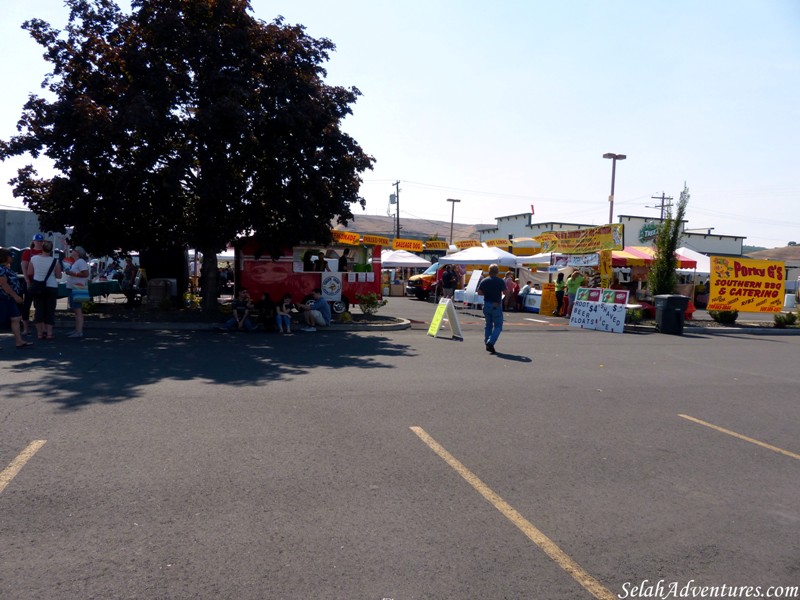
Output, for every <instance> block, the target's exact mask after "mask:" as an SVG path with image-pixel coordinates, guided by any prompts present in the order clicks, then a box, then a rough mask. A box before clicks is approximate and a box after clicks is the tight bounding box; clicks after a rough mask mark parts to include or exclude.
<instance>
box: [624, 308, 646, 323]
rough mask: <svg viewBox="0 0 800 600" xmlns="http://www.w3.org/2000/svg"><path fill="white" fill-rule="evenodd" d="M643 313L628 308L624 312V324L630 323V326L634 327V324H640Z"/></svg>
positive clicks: (639, 310)
mask: <svg viewBox="0 0 800 600" xmlns="http://www.w3.org/2000/svg"><path fill="white" fill-rule="evenodd" d="M643 316H644V313H643V312H642V310H641V309H639V308H629V309H628V310H626V311H625V322H626V323H630V324H631V325H636V323H640V322H641V320H642V317H643Z"/></svg>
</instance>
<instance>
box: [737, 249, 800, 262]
mask: <svg viewBox="0 0 800 600" xmlns="http://www.w3.org/2000/svg"><path fill="white" fill-rule="evenodd" d="M746 254H747V256H749V257H750V258H760V259H770V260H782V261H784V262H786V264H787V266H790V265H791V266H797V265H800V245H798V246H785V247H783V248H770V249H765V250H758V251H757V252H747V253H746Z"/></svg>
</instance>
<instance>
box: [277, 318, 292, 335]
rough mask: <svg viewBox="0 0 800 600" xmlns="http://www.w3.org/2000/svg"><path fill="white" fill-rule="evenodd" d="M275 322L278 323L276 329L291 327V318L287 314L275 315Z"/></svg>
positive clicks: (285, 329) (286, 329) (287, 329)
mask: <svg viewBox="0 0 800 600" xmlns="http://www.w3.org/2000/svg"><path fill="white" fill-rule="evenodd" d="M275 322H276V323H277V324H278V331H280V330H283V331H289V329H291V325H292V319H291V317H290V316H289V315H275Z"/></svg>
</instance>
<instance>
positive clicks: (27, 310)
mask: <svg viewBox="0 0 800 600" xmlns="http://www.w3.org/2000/svg"><path fill="white" fill-rule="evenodd" d="M43 242H44V236H43V235H42V234H41V233H37V234H35V235H34V236H33V240H32V241H31V245H30V248H26V249H25V250H23V251H22V264H21V267H22V275H23V277H24V278H25V279H24V285H23V290H22V298H23V302H22V335H28V333H29V332H30V325H31V322H30V319H31V305H32V304H33V296H32V295H31V294H30V292H28V288H29V287H30V285H31V278H30V277H29V276H28V263H30V262H31V257H32V256H38V255H39V254H41V253H42V243H43Z"/></svg>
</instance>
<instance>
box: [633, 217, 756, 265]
mask: <svg viewBox="0 0 800 600" xmlns="http://www.w3.org/2000/svg"><path fill="white" fill-rule="evenodd" d="M618 219H619V222H620V223H622V224H623V225H625V234H624V242H625V245H626V246H652V245H653V236H654V235H655V230H656V228H657V227H658V226H659V225H660V224H661V223H662V222H663V220H662V219H659V218H657V217H656V218H654V217H636V216H631V215H619V217H618ZM687 223H688V221H683V222H682V223H681V231H682V234H681V239H680V242H678V246H685V247H686V248H691V249H692V250H694V251H696V252H700V253H701V254H707V255H709V256H710V255H712V254H714V255H727V256H741V255H742V246H743V245H744V240H745V237H744V236H741V235H717V234H712V233H711V232H712V231H713V229H714V228H713V227H712V228H709V229H707V230H705V232H701V231H700V230H692V231H686V224H687Z"/></svg>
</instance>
